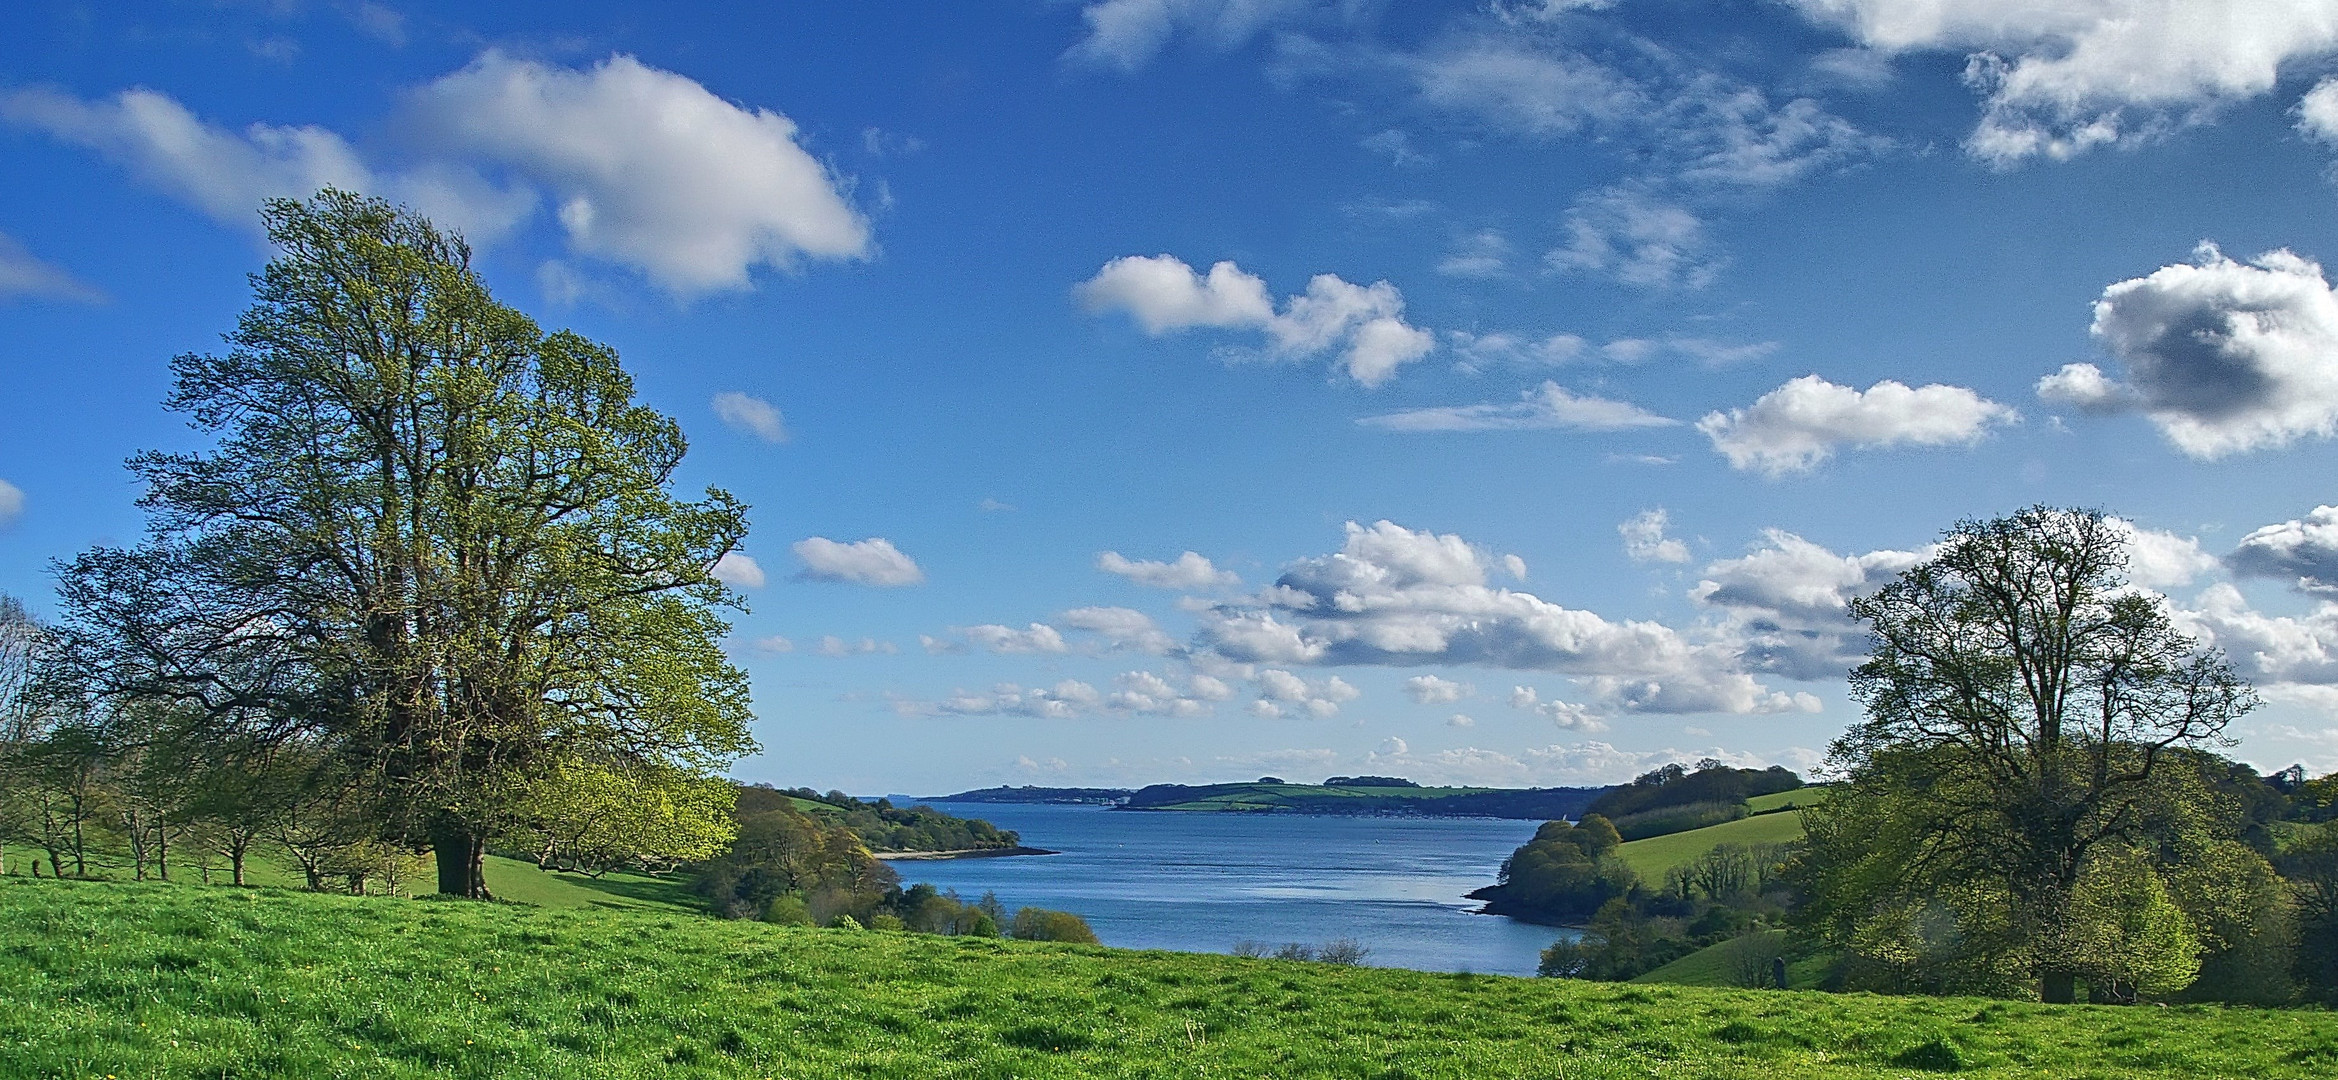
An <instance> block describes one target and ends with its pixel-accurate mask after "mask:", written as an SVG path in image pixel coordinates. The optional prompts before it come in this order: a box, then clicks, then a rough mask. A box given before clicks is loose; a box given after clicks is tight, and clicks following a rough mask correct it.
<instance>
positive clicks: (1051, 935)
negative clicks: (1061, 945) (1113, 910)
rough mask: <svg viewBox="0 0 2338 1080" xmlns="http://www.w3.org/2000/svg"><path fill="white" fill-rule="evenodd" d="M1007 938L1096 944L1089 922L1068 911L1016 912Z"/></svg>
mask: <svg viewBox="0 0 2338 1080" xmlns="http://www.w3.org/2000/svg"><path fill="white" fill-rule="evenodd" d="M1007 936H1009V937H1012V938H1014V939H1015V940H1017V941H1063V942H1070V943H1071V944H1074V945H1094V944H1096V932H1095V931H1094V930H1090V929H1088V920H1086V919H1083V918H1080V917H1079V916H1077V915H1074V914H1072V913H1071V912H1068V911H1050V910H1048V909H1046V908H1037V907H1027V908H1019V909H1017V910H1016V911H1015V921H1014V924H1013V926H1012V927H1011V928H1010V929H1009V930H1008V931H1007Z"/></svg>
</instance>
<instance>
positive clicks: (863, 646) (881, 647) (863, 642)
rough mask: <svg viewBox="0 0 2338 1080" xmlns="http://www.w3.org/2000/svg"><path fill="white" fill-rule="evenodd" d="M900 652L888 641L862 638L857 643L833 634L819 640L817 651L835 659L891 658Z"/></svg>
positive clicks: (899, 649) (897, 647)
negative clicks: (881, 655) (881, 656)
mask: <svg viewBox="0 0 2338 1080" xmlns="http://www.w3.org/2000/svg"><path fill="white" fill-rule="evenodd" d="M791 648H792V646H791ZM900 651H901V648H900V647H899V646H897V645H895V644H893V643H892V642H890V641H878V640H877V639H875V638H862V639H860V640H859V641H847V640H845V639H843V638H840V637H837V636H836V635H834V634H829V635H827V636H826V637H823V638H821V639H820V647H819V649H818V652H819V653H820V655H822V656H835V657H844V656H873V655H877V654H880V653H881V654H884V655H886V656H891V655H893V654H894V653H897V652H900Z"/></svg>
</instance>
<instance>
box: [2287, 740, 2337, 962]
mask: <svg viewBox="0 0 2338 1080" xmlns="http://www.w3.org/2000/svg"><path fill="white" fill-rule="evenodd" d="M2332 775H2333V776H2338V774H2332ZM2324 779H2325V780H2327V779H2330V777H2325V778H2324ZM2275 859H2276V863H2277V865H2279V866H2280V868H2281V875H2282V877H2283V879H2284V880H2285V882H2286V883H2287V885H2288V887H2289V893H2290V899H2291V903H2292V904H2294V905H2295V911H2296V918H2297V922H2296V958H2295V961H2294V965H2293V967H2292V969H2291V970H2292V973H2293V974H2294V975H2295V977H2296V979H2297V982H2298V985H2299V988H2300V989H2301V990H2302V991H2303V992H2304V993H2305V994H2306V995H2307V996H2308V997H2310V998H2312V999H2314V1000H2316V1001H2321V1002H2324V1003H2328V1004H2338V824H2322V825H2314V826H2309V827H2306V828H2302V829H2298V830H2296V831H2294V832H2293V833H2292V834H2291V835H2290V836H2288V837H2287V838H2285V841H2284V843H2283V844H2282V846H2281V850H2280V853H2279V854H2278V855H2277V856H2276V857H2275Z"/></svg>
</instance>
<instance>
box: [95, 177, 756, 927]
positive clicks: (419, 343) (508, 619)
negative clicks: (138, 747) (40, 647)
mask: <svg viewBox="0 0 2338 1080" xmlns="http://www.w3.org/2000/svg"><path fill="white" fill-rule="evenodd" d="M263 217H264V219H265V222H266V225H267V229H268V235H269V238H270V239H271V240H272V241H273V242H274V243H275V245H276V247H277V249H278V251H279V254H278V256H277V257H276V258H275V259H274V260H272V261H271V262H270V263H269V264H268V266H267V268H266V269H265V270H264V271H263V272H262V273H260V274H259V275H257V276H255V277H254V279H253V287H254V292H255V297H254V302H253V304H252V306H251V307H250V308H249V309H248V310H246V311H245V312H244V314H243V316H242V317H241V319H240V320H239V321H238V322H237V325H236V328H235V330H234V332H233V333H231V334H229V335H228V336H227V343H228V345H229V346H230V348H229V349H228V350H227V351H226V352H224V353H218V354H202V355H188V356H182V357H179V358H178V359H177V360H176V361H174V363H173V368H174V371H175V374H176V376H177V382H176V388H175V391H174V392H173V394H172V396H171V398H170V402H169V404H170V406H171V407H172V408H174V409H176V410H179V411H181V412H184V413H186V414H187V415H188V416H189V417H190V418H191V419H192V421H193V423H194V425H195V426H196V427H197V428H198V429H200V430H202V431H205V432H208V433H210V434H212V435H213V436H215V437H216V439H217V442H216V445H215V446H213V447H212V448H210V449H207V450H204V451H200V452H195V453H148V454H144V455H141V456H139V457H137V458H135V459H133V461H132V462H131V467H132V469H133V470H134V471H135V472H136V473H137V475H138V476H139V478H140V479H141V480H142V481H144V483H145V485H146V495H145V497H144V500H143V503H142V505H143V506H144V507H145V508H146V509H147V511H148V513H149V515H150V520H151V533H152V535H151V537H150V539H149V540H148V541H147V542H146V543H144V544H142V545H140V546H138V547H135V548H130V549H107V548H101V549H97V550H94V551H91V552H88V553H86V554H84V555H82V556H80V557H79V558H77V559H75V560H74V561H73V562H72V563H70V564H67V565H65V566H63V567H61V568H60V571H61V573H60V577H61V579H62V587H61V590H60V591H61V593H62V596H63V599H64V607H65V619H64V620H63V630H64V631H65V637H66V639H67V641H68V642H69V646H70V652H71V653H72V657H73V662H74V664H73V666H74V667H75V669H76V670H77V671H78V672H80V677H81V678H82V679H83V680H84V682H85V684H86V686H87V689H88V691H89V693H90V694H91V695H92V700H94V701H97V702H100V703H104V702H109V701H115V702H118V701H124V700H139V699H144V700H162V701H167V702H169V703H170V704H171V705H172V706H173V707H172V708H170V709H167V710H144V711H143V712H141V713H140V715H165V716H170V717H176V718H180V720H179V721H178V722H177V723H178V726H177V727H176V728H174V729H173V730H170V731H167V732H155V731H146V732H142V733H141V735H142V737H145V738H149V739H152V740H154V741H157V742H159V743H168V744H171V745H177V746H182V747H211V748H217V747H222V746H227V747H233V748H235V752H236V754H237V755H238V756H239V757H240V758H241V759H243V760H247V761H266V760H272V759H274V758H276V757H278V756H280V755H279V754H277V752H276V750H275V748H278V747H289V748H290V752H295V753H297V754H298V755H300V756H303V757H304V758H310V759H314V760H318V761H320V762H322V763H324V765H325V766H326V767H320V768H318V769H315V770H310V771H309V772H308V773H307V774H306V775H308V776H309V778H310V779H311V780H315V781H317V782H329V783H332V784H337V785H343V786H347V787H350V788H352V789H354V790H353V791H349V792H336V793H333V795H332V798H331V802H332V805H334V806H336V807H341V808H344V809H346V808H351V807H364V808H366V810H365V812H366V813H367V814H370V815H371V816H372V817H373V818H374V819H376V820H377V821H378V823H379V825H380V827H381V830H382V834H383V836H384V837H385V838H388V839H394V840H398V841H402V842H406V843H409V844H412V845H415V846H417V847H419V846H425V845H427V846H429V847H430V848H432V849H433V850H435V852H436V854H437V859H438V881H439V888H440V891H442V892H447V893H453V894H458V895H465V896H484V895H485V894H486V887H485V882H484V880H483V878H482V877H481V872H480V871H481V859H482V854H483V852H484V851H485V848H486V845H487V844H488V843H489V842H491V840H493V839H494V838H496V837H498V836H502V835H506V834H508V833H510V832H512V831H514V830H522V829H530V828H533V829H536V830H538V831H541V830H542V829H543V828H545V827H547V826H546V822H547V821H553V822H574V821H577V820H579V819H581V818H590V817H593V816H594V815H593V812H592V810H591V808H590V807H588V806H585V805H583V803H584V802H585V801H589V800H590V799H591V798H594V797H607V798H615V799H625V800H629V801H630V800H637V799H640V798H641V797H642V796H643V792H644V790H645V785H646V786H647V787H649V788H658V787H661V786H663V787H673V786H675V785H680V786H681V788H682V789H684V790H681V791H679V792H677V795H678V797H680V798H681V799H682V800H683V801H685V802H690V803H693V804H695V803H696V802H699V801H703V795H702V793H701V792H700V791H699V790H698V789H697V788H696V787H694V786H692V785H696V784H698V783H700V782H702V781H703V780H705V779H706V778H707V777H709V776H711V775H712V774H713V773H714V772H715V771H716V770H718V769H719V768H721V767H722V766H724V765H726V764H727V763H728V762H730V761H731V760H734V759H735V758H737V757H738V756H739V755H741V754H743V753H746V752H748V751H750V750H751V749H752V747H753V744H752V742H751V740H750V739H749V737H748V734H747V691H746V685H745V678H744V676H743V675H742V674H741V673H740V672H739V671H738V670H737V669H736V668H735V667H733V666H732V665H731V664H730V663H729V662H728V661H727V660H726V658H725V657H724V655H723V653H722V651H721V649H720V647H719V644H718V642H719V639H720V637H721V635H722V634H724V633H725V632H727V627H726V625H725V624H724V622H723V621H722V619H721V618H720V617H719V611H720V609H722V608H724V607H726V606H734V605H735V604H736V603H737V598H736V596H735V595H733V594H731V593H730V592H729V591H728V590H727V589H726V588H725V587H724V586H723V585H722V584H721V583H720V582H718V581H716V580H715V579H714V578H713V577H712V576H711V575H710V572H709V571H710V568H711V567H712V566H713V565H714V563H715V562H716V560H718V559H720V558H721V557H722V556H723V555H724V554H726V553H727V552H729V551H731V550H732V549H733V548H734V547H735V546H736V545H737V544H738V542H739V540H740V539H741V538H742V537H743V536H744V534H745V531H746V516H745V508H744V507H743V506H741V505H740V504H739V503H738V502H737V501H736V500H734V499H733V498H732V497H731V496H730V495H728V494H727V493H724V492H722V491H720V490H717V489H708V490H707V492H706V493H705V496H704V498H702V499H700V500H697V501H688V500H683V499H679V498H677V497H675V496H674V494H673V493H672V492H671V490H670V487H671V481H672V478H673V474H674V471H675V469H676V467H677V466H678V465H679V464H680V463H681V461H682V456H683V452H684V449H685V444H684V441H683V438H682V433H681V430H680V428H679V427H678V426H677V425H676V424H675V423H674V422H673V421H672V420H671V419H669V418H667V417H665V416H663V415H661V414H659V413H658V412H656V411H654V410H652V409H650V408H647V407H645V406H643V405H641V404H638V403H637V402H635V401H634V399H633V383H632V380H631V379H630V378H629V377H628V376H627V375H626V374H625V372H624V370H623V369H622V367H620V365H619V363H618V360H617V355H616V353H615V352H614V351H613V350H611V349H609V348H607V347H606V346H602V345H599V344H596V343H594V342H591V341H588V340H586V339H584V338H582V337H580V336H578V335H576V334H573V333H569V332H565V331H562V332H556V333H546V332H544V331H542V330H541V329H539V328H538V327H537V325H536V324H535V323H534V322H533V321H531V320H530V319H528V318H527V317H526V316H524V315H522V314H521V313H520V312H518V311H516V310H514V309H512V308H510V307H507V306H505V305H503V304H500V303H498V302H496V301H495V300H494V298H493V297H492V296H490V295H489V293H488V290H487V287H486V285H485V284H484V283H483V282H482V281H481V280H480V278H479V276H478V274H477V273H476V272H474V271H473V270H472V268H471V265H470V251H469V249H468V248H467V247H466V246H465V245H464V243H463V242H462V240H461V239H460V238H459V237H456V236H453V235H450V234H447V233H445V232H442V231H440V230H439V229H437V228H436V227H434V226H433V225H431V224H430V223H429V222H428V221H426V220H423V219H422V218H420V217H417V216H415V215H413V214H411V213H409V212H406V211H404V210H401V209H398V208H395V207H392V206H390V205H389V204H387V203H384V202H382V201H379V200H375V199H369V198H365V197H361V196H357V195H352V194H348V193H345V192H339V191H332V190H327V191H325V192H322V193H320V194H319V195H318V196H317V197H316V198H314V199H313V200H309V201H307V202H296V201H290V200H278V201H273V202H271V203H269V204H268V205H267V207H266V209H265V210H264V211H263ZM202 757H203V755H201V754H192V753H191V754H190V758H191V759H195V760H200V759H201V758H202ZM575 777H590V778H594V779H595V781H596V782H595V783H594V784H591V785H588V786H586V787H585V788H581V789H579V790H573V791H572V790H566V789H564V788H562V786H561V785H562V784H563V783H565V782H566V779H567V778H575ZM611 777H617V778H622V780H623V782H622V783H612V782H606V781H607V780H608V778H611ZM230 786H232V785H230ZM313 796H314V793H310V796H309V797H310V798H311V799H312V801H313ZM263 801H264V800H263ZM545 807H549V809H548V810H546V809H542V808H545ZM686 816H687V817H688V819H689V820H688V822H685V823H682V824H676V823H675V822H672V821H669V822H667V823H666V824H667V825H668V827H667V828H664V829H662V830H661V831H659V832H657V833H656V834H655V835H651V836H645V837H644V838H643V839H644V843H645V844H648V845H650V846H651V847H652V848H653V849H654V848H662V847H675V848H677V849H678V850H679V851H684V852H692V853H695V852H697V851H699V850H702V849H703V848H704V847H705V844H706V842H707V840H708V837H707V836H706V835H704V833H705V832H706V831H707V830H709V829H713V830H716V831H721V830H723V829H726V828H727V824H725V823H727V820H728V815H724V814H703V813H701V814H695V815H686ZM693 830H695V831H693ZM685 834H687V835H685ZM606 839H607V838H605V837H604V838H602V840H603V841H606ZM714 839H716V840H718V841H720V840H727V839H728V837H727V835H725V836H720V837H715V838H714ZM609 850H610V845H609V843H607V842H604V843H602V845H601V847H600V848H599V849H598V853H599V854H600V856H601V857H604V858H605V857H607V856H608V854H609ZM661 853H663V852H661V851H659V850H648V851H645V852H644V854H646V855H653V856H654V855H658V854H661Z"/></svg>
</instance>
